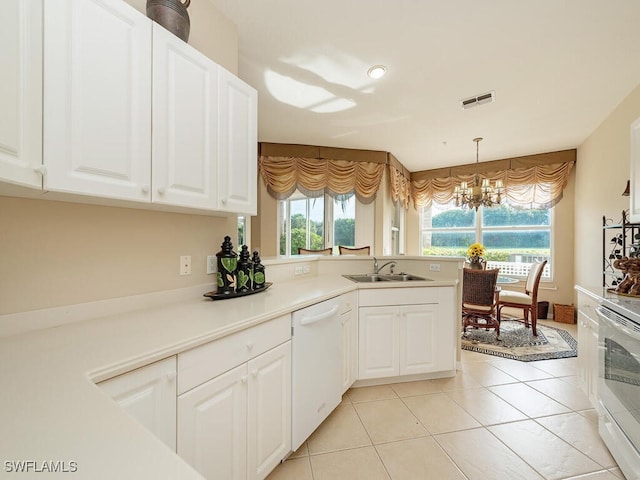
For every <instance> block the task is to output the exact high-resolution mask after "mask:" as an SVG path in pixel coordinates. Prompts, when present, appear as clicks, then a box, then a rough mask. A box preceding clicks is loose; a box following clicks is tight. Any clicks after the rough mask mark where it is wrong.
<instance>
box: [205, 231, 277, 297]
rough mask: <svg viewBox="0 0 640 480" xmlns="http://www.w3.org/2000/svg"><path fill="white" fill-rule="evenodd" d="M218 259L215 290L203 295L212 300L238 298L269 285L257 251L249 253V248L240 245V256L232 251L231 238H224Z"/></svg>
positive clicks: (217, 255)
mask: <svg viewBox="0 0 640 480" xmlns="http://www.w3.org/2000/svg"><path fill="white" fill-rule="evenodd" d="M216 257H218V273H217V290H216V291H212V292H207V293H205V297H210V298H211V299H213V300H221V299H223V298H232V297H240V296H244V295H250V294H252V293H258V292H261V291H264V290H266V289H267V288H269V287H270V286H271V283H269V282H266V281H265V274H264V270H265V269H264V265H262V263H261V260H260V255H259V254H258V251H257V250H255V251H254V252H253V258H251V254H250V253H249V247H247V246H246V245H242V247H241V248H240V255H238V254H236V252H234V251H233V244H232V243H231V237H229V236H226V237H224V241H223V242H222V245H221V246H220V251H219V252H218V253H216Z"/></svg>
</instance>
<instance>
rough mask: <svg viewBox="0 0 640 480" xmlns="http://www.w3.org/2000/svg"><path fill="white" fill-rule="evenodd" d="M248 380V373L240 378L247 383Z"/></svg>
mask: <svg viewBox="0 0 640 480" xmlns="http://www.w3.org/2000/svg"><path fill="white" fill-rule="evenodd" d="M247 380H248V378H247V376H246V375H243V376H242V377H241V378H240V381H241V382H242V383H247Z"/></svg>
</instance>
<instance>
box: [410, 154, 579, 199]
mask: <svg viewBox="0 0 640 480" xmlns="http://www.w3.org/2000/svg"><path fill="white" fill-rule="evenodd" d="M575 159H576V151H575V150H564V151H561V152H553V153H549V154H541V155H531V156H528V157H519V158H513V159H508V160H499V161H496V162H485V163H481V164H480V170H479V174H480V176H481V178H488V179H489V180H490V181H491V183H492V184H494V183H495V181H496V180H502V182H503V184H504V186H505V189H504V193H503V197H505V198H507V199H508V200H509V201H510V202H511V203H513V204H515V205H521V206H527V207H530V208H550V207H552V206H553V205H555V204H556V203H558V202H559V201H560V200H561V199H562V191H563V190H564V188H565V187H566V186H567V183H568V181H569V176H570V173H571V170H572V168H573V166H574V164H575ZM476 169H477V167H475V165H474V164H471V165H465V166H462V167H454V168H444V169H438V170H426V171H421V172H414V173H412V174H411V188H412V196H413V201H414V204H415V206H416V207H425V206H429V205H431V202H432V201H433V200H435V201H436V202H437V203H448V202H450V201H452V200H453V190H454V188H455V186H456V185H459V184H460V182H463V181H465V182H468V183H469V185H472V184H473V182H474V180H475V173H476Z"/></svg>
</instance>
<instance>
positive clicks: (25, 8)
mask: <svg viewBox="0 0 640 480" xmlns="http://www.w3.org/2000/svg"><path fill="white" fill-rule="evenodd" d="M0 43H1V44H2V48H0V71H1V72H2V80H1V83H0V85H1V86H0V112H1V113H0V180H3V181H6V182H8V183H13V184H17V185H22V186H27V187H34V188H38V189H39V188H42V177H41V174H40V172H39V168H40V167H41V166H42V0H28V1H27V0H2V4H1V6H0Z"/></svg>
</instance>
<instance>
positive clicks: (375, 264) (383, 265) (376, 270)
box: [373, 257, 396, 275]
mask: <svg viewBox="0 0 640 480" xmlns="http://www.w3.org/2000/svg"><path fill="white" fill-rule="evenodd" d="M387 265H391V267H390V268H389V271H390V272H391V273H393V267H395V266H396V262H395V261H393V260H391V261H389V262H387V263H383V264H382V266H381V267H378V259H377V258H376V257H373V273H375V274H376V275H377V274H378V273H380V270H382V269H383V268H384V267H386V266H387Z"/></svg>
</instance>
